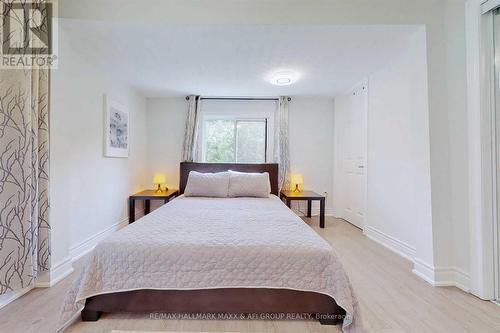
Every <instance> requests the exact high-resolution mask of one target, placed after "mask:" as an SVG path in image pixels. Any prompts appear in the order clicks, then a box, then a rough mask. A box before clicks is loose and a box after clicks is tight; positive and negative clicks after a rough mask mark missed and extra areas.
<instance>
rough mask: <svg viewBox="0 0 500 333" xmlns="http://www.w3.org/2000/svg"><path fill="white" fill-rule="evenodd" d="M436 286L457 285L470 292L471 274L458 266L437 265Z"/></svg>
mask: <svg viewBox="0 0 500 333" xmlns="http://www.w3.org/2000/svg"><path fill="white" fill-rule="evenodd" d="M435 272H436V274H435V276H436V280H435V284H434V285H435V286H439V287H450V286H451V287H457V288H459V289H462V290H463V291H465V292H470V276H469V274H467V273H465V272H464V271H462V270H461V269H460V268H457V267H437V268H436V269H435Z"/></svg>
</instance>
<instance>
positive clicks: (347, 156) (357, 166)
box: [336, 83, 368, 229]
mask: <svg viewBox="0 0 500 333" xmlns="http://www.w3.org/2000/svg"><path fill="white" fill-rule="evenodd" d="M344 105H345V107H344V109H343V110H337V112H342V113H343V114H342V116H341V117H339V118H340V119H342V120H341V122H342V124H340V125H341V126H340V127H341V130H342V135H341V137H340V143H339V145H340V149H339V150H340V151H339V153H340V154H339V155H340V156H339V155H337V156H338V157H339V158H340V159H341V161H340V170H339V171H340V172H341V175H340V182H339V183H340V184H339V185H340V189H338V191H336V193H337V196H339V197H341V200H340V202H341V203H340V215H341V216H340V217H342V218H343V219H345V220H347V221H349V222H351V223H352V224H354V225H355V226H357V227H359V228H361V229H362V228H363V225H364V220H365V207H366V141H367V109H368V87H367V84H365V83H363V84H361V85H359V86H357V87H356V88H355V89H353V91H352V92H351V93H350V94H349V95H348V96H346V99H345V104H344ZM337 128H338V127H337Z"/></svg>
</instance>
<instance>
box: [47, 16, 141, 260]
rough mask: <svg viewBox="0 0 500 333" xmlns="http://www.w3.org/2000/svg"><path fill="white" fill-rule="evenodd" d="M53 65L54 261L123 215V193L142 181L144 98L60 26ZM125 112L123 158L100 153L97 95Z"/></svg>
mask: <svg viewBox="0 0 500 333" xmlns="http://www.w3.org/2000/svg"><path fill="white" fill-rule="evenodd" d="M59 34H60V41H59V53H60V56H59V68H58V69H55V70H52V73H51V94H52V95H51V119H50V120H51V133H50V134H51V138H50V140H51V141H50V142H51V156H50V163H51V183H50V197H51V216H50V220H51V224H52V263H53V266H54V264H57V263H60V262H61V261H64V260H65V259H68V256H69V257H72V256H74V255H77V256H78V255H80V254H81V253H80V252H81V251H83V250H86V249H88V248H89V246H91V245H93V242H92V239H94V240H95V239H96V237H97V238H98V236H99V235H100V234H101V235H102V233H103V232H105V231H106V230H111V229H115V228H116V227H117V224H118V223H120V222H122V224H124V223H127V216H128V211H127V198H128V196H129V195H130V194H131V193H133V192H135V191H137V190H139V189H142V188H144V187H145V186H146V178H145V177H146V156H147V154H146V147H147V139H146V137H147V135H146V134H147V133H146V100H145V98H143V97H142V96H141V95H139V94H138V93H136V92H135V91H134V90H132V89H131V88H130V87H128V86H126V85H124V84H123V83H121V82H119V81H117V80H115V79H113V77H111V76H110V75H108V74H107V72H108V71H107V69H106V68H98V67H96V65H95V64H92V63H89V62H88V61H89V60H88V59H82V58H81V57H80V55H79V54H77V53H75V52H74V51H73V49H72V48H71V45H70V38H69V36H68V35H67V34H66V32H65V31H64V26H63V25H61V26H60V31H59ZM104 94H108V95H109V96H111V97H112V98H113V99H115V100H117V101H119V102H120V103H122V104H123V105H125V106H126V107H127V109H128V111H129V114H130V133H129V138H130V153H129V157H128V158H106V157H104V156H103V119H104V115H103V112H104V111H103V95H104Z"/></svg>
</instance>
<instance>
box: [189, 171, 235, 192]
mask: <svg viewBox="0 0 500 333" xmlns="http://www.w3.org/2000/svg"><path fill="white" fill-rule="evenodd" d="M228 188H229V172H217V173H201V172H197V171H190V172H189V176H188V181H187V184H186V188H185V189H184V196H186V197H214V198H226V197H227V192H228Z"/></svg>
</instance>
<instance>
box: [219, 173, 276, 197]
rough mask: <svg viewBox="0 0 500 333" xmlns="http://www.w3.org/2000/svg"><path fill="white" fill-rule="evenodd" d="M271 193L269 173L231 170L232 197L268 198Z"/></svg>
mask: <svg viewBox="0 0 500 333" xmlns="http://www.w3.org/2000/svg"><path fill="white" fill-rule="evenodd" d="M269 193H271V183H270V182H269V173H267V172H263V173H246V172H237V171H232V170H229V192H228V195H229V196H230V197H233V198H234V197H257V198H268V197H269Z"/></svg>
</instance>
